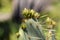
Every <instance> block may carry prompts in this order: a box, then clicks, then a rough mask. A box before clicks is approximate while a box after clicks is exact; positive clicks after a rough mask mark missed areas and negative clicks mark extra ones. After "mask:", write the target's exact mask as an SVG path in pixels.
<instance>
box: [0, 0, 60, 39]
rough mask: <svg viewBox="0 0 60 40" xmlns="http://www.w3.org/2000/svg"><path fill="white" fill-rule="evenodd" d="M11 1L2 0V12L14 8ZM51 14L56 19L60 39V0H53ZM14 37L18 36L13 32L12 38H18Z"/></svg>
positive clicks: (0, 3)
mask: <svg viewBox="0 0 60 40" xmlns="http://www.w3.org/2000/svg"><path fill="white" fill-rule="evenodd" d="M11 3H12V0H1V1H0V5H1V7H0V14H1V12H2V13H10V12H11V10H12V4H11ZM49 16H50V17H51V18H52V19H54V20H55V21H56V38H57V40H60V0H53V3H52V9H51V10H50V11H49ZM14 30H15V29H14ZM0 33H1V32H0ZM1 34H2V33H1ZM13 37H16V36H15V34H14V33H12V34H11V37H10V38H11V40H16V39H13Z"/></svg>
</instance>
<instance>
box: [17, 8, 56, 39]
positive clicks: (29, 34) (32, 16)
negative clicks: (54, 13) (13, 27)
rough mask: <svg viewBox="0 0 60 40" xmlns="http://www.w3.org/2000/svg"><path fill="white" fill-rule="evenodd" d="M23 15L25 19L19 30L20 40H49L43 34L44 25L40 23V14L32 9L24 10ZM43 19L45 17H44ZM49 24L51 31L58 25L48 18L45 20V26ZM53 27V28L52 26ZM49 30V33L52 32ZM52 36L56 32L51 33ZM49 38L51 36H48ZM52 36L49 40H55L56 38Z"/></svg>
mask: <svg viewBox="0 0 60 40" xmlns="http://www.w3.org/2000/svg"><path fill="white" fill-rule="evenodd" d="M22 14H23V16H24V19H23V21H22V23H21V25H20V29H19V34H20V36H19V38H18V40H47V39H46V36H45V34H44V32H43V26H42V25H44V24H41V23H39V21H38V18H39V17H40V14H39V13H38V12H36V11H34V10H30V9H26V8H25V9H24V10H23V11H22ZM42 18H43V17H42ZM46 23H47V26H49V28H50V29H51V28H52V27H53V26H54V25H55V24H56V23H55V22H54V21H53V20H52V19H50V18H49V17H47V19H46V20H45V24H46ZM50 25H52V27H51V26H50ZM50 29H48V33H49V31H50ZM50 32H51V33H52V34H53V33H54V32H52V31H50ZM48 36H49V35H48ZM50 36H51V39H49V38H48V39H49V40H55V38H54V37H55V36H52V35H50Z"/></svg>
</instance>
